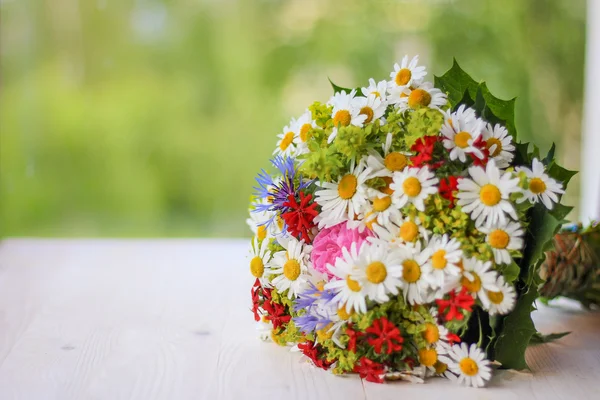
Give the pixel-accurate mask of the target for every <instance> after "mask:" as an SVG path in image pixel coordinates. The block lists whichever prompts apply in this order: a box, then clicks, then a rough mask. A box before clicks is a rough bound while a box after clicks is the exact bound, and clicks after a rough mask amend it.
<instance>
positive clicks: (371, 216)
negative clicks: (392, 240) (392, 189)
mask: <svg viewBox="0 0 600 400" xmlns="http://www.w3.org/2000/svg"><path fill="white" fill-rule="evenodd" d="M369 200H370V201H369V202H368V203H367V206H366V208H365V216H364V221H365V224H366V226H367V227H368V228H369V229H371V230H373V228H374V225H375V224H376V225H379V226H383V227H389V226H391V225H393V224H399V223H400V221H401V220H402V214H401V213H400V209H399V208H397V207H394V205H393V204H392V197H391V196H390V195H387V194H385V193H381V192H379V191H377V190H372V191H371V195H370V196H369Z"/></svg>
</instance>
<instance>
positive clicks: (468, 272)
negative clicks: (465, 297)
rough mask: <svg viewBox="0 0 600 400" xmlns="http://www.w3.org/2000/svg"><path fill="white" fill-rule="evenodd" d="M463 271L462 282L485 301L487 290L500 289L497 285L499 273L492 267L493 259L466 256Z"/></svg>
mask: <svg viewBox="0 0 600 400" xmlns="http://www.w3.org/2000/svg"><path fill="white" fill-rule="evenodd" d="M462 262H463V264H462V265H463V268H464V269H463V272H462V277H461V279H460V284H461V285H462V286H463V287H464V288H466V289H467V291H468V292H469V293H471V294H472V295H473V296H477V298H478V299H479V300H480V301H482V302H483V300H482V299H483V298H485V297H486V291H490V290H491V291H498V290H499V288H498V286H497V285H496V280H497V278H498V274H497V273H496V271H494V270H493V269H492V263H491V261H486V262H482V261H480V260H478V259H476V258H474V257H473V258H469V257H464V258H463V260H462Z"/></svg>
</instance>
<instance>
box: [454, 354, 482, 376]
mask: <svg viewBox="0 0 600 400" xmlns="http://www.w3.org/2000/svg"><path fill="white" fill-rule="evenodd" d="M458 366H459V367H460V370H461V371H462V373H463V374H465V375H467V376H475V375H477V372H478V371H479V367H478V366H477V363H476V362H475V360H473V359H472V358H469V357H465V358H463V359H462V360H460V362H459V363H458Z"/></svg>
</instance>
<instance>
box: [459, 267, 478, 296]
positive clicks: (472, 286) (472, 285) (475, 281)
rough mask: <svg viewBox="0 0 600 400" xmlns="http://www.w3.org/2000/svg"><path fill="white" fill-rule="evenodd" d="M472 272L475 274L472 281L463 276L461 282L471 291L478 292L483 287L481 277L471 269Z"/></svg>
mask: <svg viewBox="0 0 600 400" xmlns="http://www.w3.org/2000/svg"><path fill="white" fill-rule="evenodd" d="M471 274H472V275H473V280H472V281H470V280H469V278H467V277H466V276H463V277H462V278H461V279H460V284H461V285H463V287H465V288H466V289H467V290H468V291H469V292H471V293H477V292H479V290H480V289H481V278H480V277H479V275H477V274H476V273H475V272H472V271H471Z"/></svg>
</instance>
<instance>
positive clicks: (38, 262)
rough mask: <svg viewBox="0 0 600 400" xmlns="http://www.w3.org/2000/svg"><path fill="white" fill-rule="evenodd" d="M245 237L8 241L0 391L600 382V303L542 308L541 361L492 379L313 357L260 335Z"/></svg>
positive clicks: (145, 394)
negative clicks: (319, 361) (388, 371)
mask: <svg viewBox="0 0 600 400" xmlns="http://www.w3.org/2000/svg"><path fill="white" fill-rule="evenodd" d="M246 252H247V242H246V241H239V240H139V241H136V240H75V241H74V240H27V239H20V240H6V241H4V242H3V243H2V244H0V399H1V400H8V399H43V400H52V399H60V400H63V399H77V400H82V399H110V400H116V399H143V400H151V399H211V400H212V399H236V400H237V399H261V400H269V399H286V400H287V399H344V400H353V399H399V398H413V396H414V398H418V399H420V400H425V399H439V398H444V399H453V398H456V399H471V398H472V399H480V398H481V399H518V398H528V399H544V400H551V399H571V398H578V399H587V398H597V396H598V393H600V314H598V313H590V312H585V311H582V310H581V309H580V308H579V307H578V306H576V305H574V304H573V303H561V304H560V307H558V306H554V307H542V306H540V310H539V311H537V312H535V313H534V319H535V321H536V324H537V325H538V327H539V329H540V330H541V331H543V332H545V333H551V332H560V331H572V332H573V333H572V334H571V335H569V336H567V337H565V338H563V339H561V340H560V341H559V342H556V343H551V344H545V345H539V346H536V347H532V348H530V349H529V350H528V354H527V359H528V362H529V363H530V365H531V366H532V368H533V373H517V372H510V371H503V372H500V373H498V374H497V375H496V377H495V378H494V379H493V381H492V382H491V386H490V387H489V388H488V389H485V390H482V389H479V390H478V389H469V388H461V387H458V386H455V385H453V384H452V383H450V382H447V381H445V380H442V379H435V380H429V381H427V383H426V384H424V385H412V384H408V383H403V382H398V383H393V384H384V385H377V384H372V383H369V382H362V381H361V380H360V379H359V378H358V377H356V376H348V377H336V376H333V375H331V374H329V373H327V372H324V371H322V370H319V369H316V368H313V367H311V366H310V365H309V364H307V363H306V362H305V361H304V360H303V359H302V357H301V356H300V355H299V354H297V353H291V352H289V351H288V349H287V348H283V347H279V346H276V345H274V344H273V343H265V342H262V341H260V340H259V339H258V338H257V333H256V330H255V325H254V321H253V318H252V314H251V312H250V311H249V309H250V286H251V284H252V278H251V276H250V274H249V272H248V268H247V260H246Z"/></svg>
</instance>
